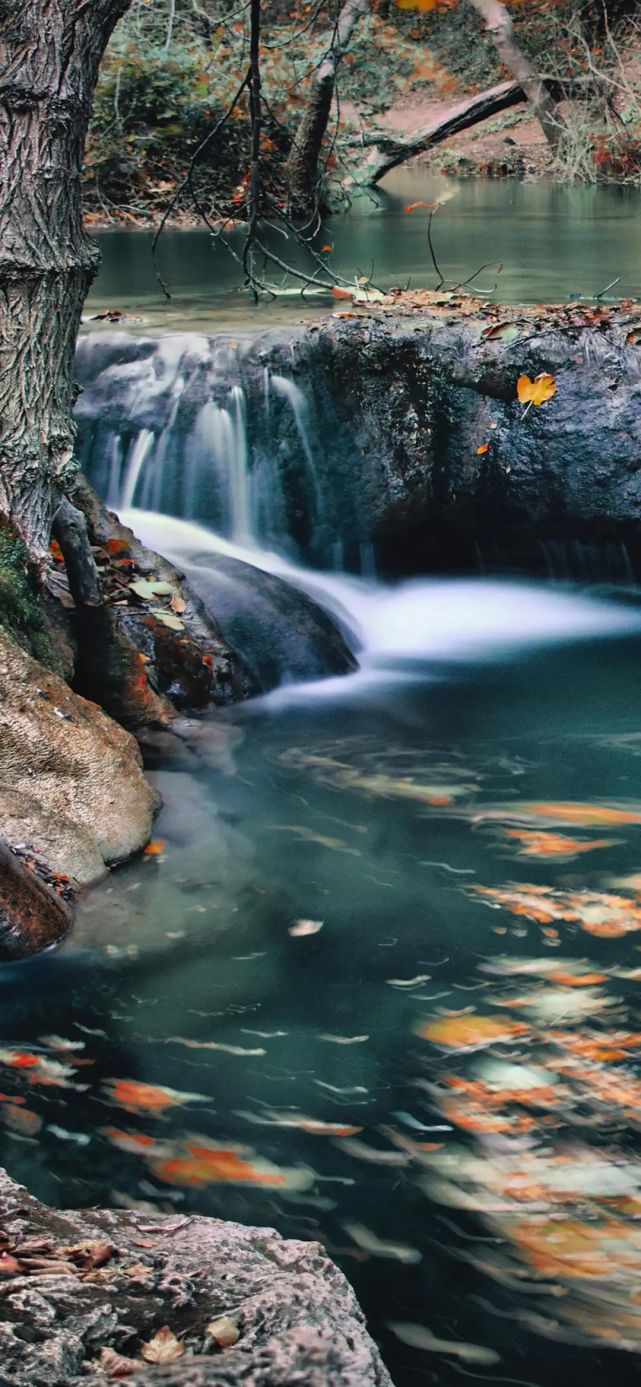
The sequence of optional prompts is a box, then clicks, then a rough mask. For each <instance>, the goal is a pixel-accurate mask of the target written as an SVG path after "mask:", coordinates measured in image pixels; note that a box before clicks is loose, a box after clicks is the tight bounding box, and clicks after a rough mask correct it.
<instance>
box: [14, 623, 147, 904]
mask: <svg viewBox="0 0 641 1387" xmlns="http://www.w3.org/2000/svg"><path fill="white" fill-rule="evenodd" d="M155 807H156V798H155V795H154V792H153V791H152V789H151V788H150V786H149V785H148V784H147V782H146V780H145V778H144V775H143V773H142V770H141V763H140V753H139V750H138V747H137V745H136V743H135V741H134V739H133V737H132V736H131V735H130V734H129V733H128V732H125V731H124V730H123V729H122V728H121V727H118V726H117V725H116V723H114V722H112V720H111V719H110V718H108V717H106V716H105V714H104V713H103V712H102V711H101V709H100V708H98V707H96V705H95V704H93V703H89V702H87V701H86V700H85V699H83V698H80V697H79V696H78V695H77V694H74V693H72V692H71V690H70V688H69V687H68V685H67V684H65V683H64V681H63V680H62V679H61V678H59V677H58V676H57V675H55V674H52V673H51V671H49V670H46V669H45V668H44V666H42V665H39V664H37V662H36V661H35V660H33V659H32V658H31V656H30V655H28V654H27V653H26V651H24V650H23V649H22V648H21V647H20V646H18V645H16V643H15V642H14V641H13V640H12V639H11V637H10V636H9V635H8V634H7V632H6V631H5V630H4V629H3V628H2V627H0V830H1V832H2V836H3V837H4V839H5V840H6V842H7V843H8V844H9V846H17V845H23V846H26V847H27V848H28V849H29V850H30V851H31V852H33V854H34V855H35V856H36V857H38V858H41V859H42V860H43V861H44V862H46V863H47V864H48V865H49V866H50V867H51V868H53V869H54V870H55V871H58V872H61V873H63V874H64V875H66V876H69V877H71V878H72V879H73V881H74V882H75V883H78V884H81V885H87V884H89V883H91V882H94V881H99V880H100V879H101V878H102V877H103V876H104V875H105V872H106V865H107V864H108V863H112V862H121V861H123V860H124V859H125V858H127V857H130V856H131V854H132V853H134V852H136V851H137V850H138V849H139V848H141V847H143V846H144V844H145V843H146V842H147V841H148V838H149V834H150V830H151V823H152V817H153V813H154V809H155Z"/></svg>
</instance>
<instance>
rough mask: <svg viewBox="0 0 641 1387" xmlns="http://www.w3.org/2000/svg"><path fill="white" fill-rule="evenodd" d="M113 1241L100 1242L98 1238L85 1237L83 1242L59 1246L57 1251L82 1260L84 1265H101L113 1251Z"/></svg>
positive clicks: (90, 1266) (111, 1255)
mask: <svg viewBox="0 0 641 1387" xmlns="http://www.w3.org/2000/svg"><path fill="white" fill-rule="evenodd" d="M115 1250H116V1249H115V1247H114V1245H113V1243H109V1242H102V1241H101V1240H100V1239H99V1238H86V1239H85V1240H84V1242H80V1243H74V1244H73V1246H72V1247H61V1248H59V1249H58V1251H59V1252H60V1253H61V1254H62V1256H63V1257H72V1258H73V1259H74V1261H77V1262H83V1263H84V1265H85V1266H86V1267H89V1268H93V1267H102V1266H104V1264H105V1262H108V1261H109V1259H110V1258H111V1257H113V1254H114V1252H115Z"/></svg>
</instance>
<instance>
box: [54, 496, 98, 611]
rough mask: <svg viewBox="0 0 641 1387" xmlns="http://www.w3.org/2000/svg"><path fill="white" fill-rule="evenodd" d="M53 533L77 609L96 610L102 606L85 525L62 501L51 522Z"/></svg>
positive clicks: (78, 512) (75, 510) (74, 508)
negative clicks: (93, 608) (87, 608)
mask: <svg viewBox="0 0 641 1387" xmlns="http://www.w3.org/2000/svg"><path fill="white" fill-rule="evenodd" d="M53 533H54V536H55V538H56V539H57V541H58V543H59V545H60V548H61V550H62V553H63V557H64V561H65V565H66V569H67V575H68V578H69V590H70V592H71V596H72V597H73V600H74V602H75V604H76V606H77V607H99V606H100V605H101V602H102V593H101V591H100V579H99V577H98V570H97V568H96V561H95V559H94V556H93V553H92V550H91V545H90V543H89V531H88V529H87V521H86V520H85V517H84V515H83V513H82V511H81V510H78V507H77V506H72V504H71V501H68V500H67V498H66V497H65V499H64V501H61V503H60V505H59V506H58V509H57V511H56V514H55V516H54V520H53Z"/></svg>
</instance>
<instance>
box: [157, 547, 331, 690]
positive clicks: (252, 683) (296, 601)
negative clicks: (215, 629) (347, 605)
mask: <svg viewBox="0 0 641 1387" xmlns="http://www.w3.org/2000/svg"><path fill="white" fill-rule="evenodd" d="M183 566H184V568H185V572H186V573H187V576H188V579H189V585H190V587H191V588H192V590H193V591H194V592H195V593H197V594H198V596H199V597H200V598H201V600H202V602H203V604H204V606H205V607H206V609H207V611H211V612H215V613H216V619H217V621H218V624H219V626H220V629H221V631H222V633H223V635H224V637H225V639H226V640H227V641H228V642H229V644H230V645H231V646H233V648H234V650H236V652H237V653H238V655H240V657H241V659H242V661H243V664H244V667H245V672H246V676H247V682H248V689H249V692H250V693H252V694H256V693H266V692H267V691H268V690H269V689H273V688H276V687H277V685H279V684H282V683H283V682H292V681H299V680H310V679H324V678H327V676H328V675H332V674H349V673H350V672H351V671H352V670H354V669H356V660H355V659H354V656H353V655H352V653H351V651H350V650H349V648H348V646H347V644H346V642H345V640H344V638H343V635H342V634H341V632H340V631H339V629H338V627H337V625H336V623H335V621H333V620H332V618H331V617H330V616H328V614H327V613H326V612H324V611H323V610H322V608H321V607H319V606H318V604H317V603H316V602H313V601H312V599H311V598H310V597H307V596H306V595H305V593H303V592H300V591H299V590H298V589H297V588H294V587H292V586H291V584H290V583H286V582H284V581H283V579H282V578H277V577H274V576H273V574H270V573H265V572H263V571H262V570H261V569H258V568H254V567H253V566H252V565H251V564H247V563H241V562H239V560H237V559H230V558H226V557H223V556H222V555H221V554H194V555H193V556H190V558H189V561H187V560H186V561H185V563H184V565H183Z"/></svg>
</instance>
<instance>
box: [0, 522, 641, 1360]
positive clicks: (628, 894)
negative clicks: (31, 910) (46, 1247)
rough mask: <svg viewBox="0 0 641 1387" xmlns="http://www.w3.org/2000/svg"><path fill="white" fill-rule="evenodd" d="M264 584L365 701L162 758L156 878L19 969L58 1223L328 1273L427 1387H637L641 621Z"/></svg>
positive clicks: (334, 705)
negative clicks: (475, 1384) (227, 1236)
mask: <svg viewBox="0 0 641 1387" xmlns="http://www.w3.org/2000/svg"><path fill="white" fill-rule="evenodd" d="M128 518H129V519H130V520H133V521H134V522H135V526H136V529H137V531H138V532H139V534H140V535H141V536H142V538H143V539H145V540H146V541H147V542H153V543H154V544H155V545H156V547H158V548H161V549H164V551H165V552H167V553H170V554H174V555H175V556H176V557H177V558H178V559H180V558H181V557H185V556H186V555H188V554H189V553H190V552H192V551H196V550H197V551H198V552H199V553H201V555H202V553H203V546H205V547H206V545H207V544H208V543H209V544H210V545H211V548H212V549H213V550H216V549H219V548H220V547H221V545H220V542H219V541H218V540H217V539H216V538H215V537H212V536H209V537H208V536H207V535H206V534H205V533H204V532H203V531H202V529H199V528H196V527H194V526H192V525H189V524H187V523H185V522H176V521H172V520H170V519H168V518H167V517H160V516H153V515H148V514H147V515H145V514H138V515H136V514H134V515H133V516H129V517H128ZM240 552H242V551H240ZM252 557H253V559H254V561H257V562H258V563H260V564H262V565H263V566H265V567H268V568H272V569H274V570H276V571H280V572H287V573H288V575H289V576H290V578H293V580H294V581H297V582H298V583H299V584H300V585H301V586H304V587H306V588H307V589H308V590H311V591H315V592H316V593H317V595H320V596H321V597H322V599H323V601H324V602H325V604H326V605H327V606H328V607H329V608H330V609H331V610H333V611H334V612H336V613H337V614H338V615H343V616H347V618H348V620H349V623H350V625H351V627H352V629H353V630H355V631H356V634H357V636H358V638H359V642H360V646H361V670H360V672H359V673H358V674H356V675H354V676H348V677H346V678H343V679H334V680H330V681H326V682H325V683H321V684H317V685H313V686H300V685H299V686H292V685H290V686H285V687H283V688H281V689H279V690H277V691H275V692H274V693H273V694H271V695H268V696H266V697H263V698H262V699H259V700H256V701H254V702H253V703H251V704H246V705H244V706H240V707H237V708H232V709H229V710H227V711H226V712H224V713H222V714H221V713H217V714H216V715H214V716H211V717H210V718H207V719H205V720H204V721H203V722H201V723H198V724H195V725H194V727H193V729H192V732H191V734H190V735H189V736H188V737H187V740H186V742H185V743H184V745H183V747H182V748H180V747H179V748H178V749H177V750H176V752H175V754H172V755H169V754H168V753H166V752H164V751H163V752H162V753H161V752H157V753H156V754H155V755H153V756H152V758H151V770H150V773H151V776H152V779H153V781H154V783H155V784H156V785H157V787H158V788H159V790H160V791H161V792H162V795H163V797H164V807H163V809H162V811H161V813H160V815H159V818H158V821H157V825H156V830H155V835H156V836H155V840H154V843H153V844H152V851H151V852H149V853H148V854H147V855H146V856H145V857H144V858H142V859H140V860H138V861H136V862H133V863H131V864H130V865H128V866H126V867H124V868H122V869H121V870H119V871H118V872H114V873H113V874H112V875H111V877H110V878H109V880H108V881H107V882H105V884H104V885H103V886H101V887H99V888H98V889H97V890H96V891H94V892H93V893H91V894H90V896H89V897H88V898H87V900H86V901H85V903H84V905H83V906H82V907H81V909H80V911H79V915H78V920H77V925H76V929H75V932H74V934H73V936H72V937H71V939H70V940H69V941H68V942H67V943H66V944H65V946H64V948H62V949H61V950H60V951H59V952H52V953H50V954H48V955H46V956H44V957H41V958H40V959H38V960H36V961H32V962H30V963H29V964H27V965H25V964H23V965H12V966H5V967H3V968H2V970H0V992H1V995H2V1016H3V1022H2V1035H1V1038H0V1046H1V1048H0V1066H1V1069H0V1074H1V1083H0V1088H1V1089H2V1092H1V1093H0V1119H1V1122H2V1127H1V1131H2V1141H1V1148H2V1149H1V1152H0V1159H1V1160H2V1163H3V1164H6V1166H7V1167H8V1169H9V1171H10V1172H11V1173H12V1174H13V1175H14V1176H16V1177H18V1178H20V1179H23V1180H24V1181H25V1183H27V1184H28V1185H29V1187H30V1188H31V1189H32V1190H33V1192H34V1193H36V1194H37V1195H39V1196H40V1197H42V1198H44V1199H48V1200H50V1201H52V1202H53V1203H55V1204H58V1205H64V1204H71V1205H75V1206H82V1205H87V1204H94V1203H104V1202H111V1203H115V1204H117V1205H120V1206H125V1207H134V1208H144V1209H149V1210H150V1211H151V1210H153V1211H164V1210H177V1211H181V1212H186V1213H189V1212H198V1213H203V1214H213V1215H217V1216H220V1217H222V1218H229V1219H237V1220H240V1221H241V1222H244V1223H253V1224H261V1225H267V1226H274V1227H276V1228H277V1229H279V1231H280V1232H282V1233H283V1234H285V1235H287V1236H293V1237H302V1238H318V1239H320V1240H321V1241H322V1242H323V1243H324V1244H325V1245H326V1247H327V1248H328V1250H329V1251H330V1252H331V1254H332V1256H333V1257H335V1259H336V1260H337V1261H338V1262H339V1263H340V1264H341V1265H342V1266H343V1267H344V1269H345V1270H346V1272H347V1274H348V1276H349V1277H350V1279H351V1280H352V1282H353V1284H354V1286H355V1288H356V1290H357V1293H358V1295H359V1297H360V1299H361V1302H362V1304H363V1307H364V1309H365V1312H366V1314H367V1317H368V1321H369V1324H370V1327H371V1329H372V1332H373V1334H374V1335H375V1337H376V1338H377V1339H378V1341H379V1342H380V1343H381V1346H382V1349H383V1352H384V1355H385V1358H386V1361H387V1363H388V1365H389V1367H390V1369H391V1371H392V1375H393V1377H394V1380H395V1382H396V1383H397V1384H398V1387H419V1384H423V1383H425V1382H432V1383H436V1384H447V1387H450V1385H451V1387H454V1385H455V1384H459V1383H460V1382H461V1380H462V1379H466V1378H469V1377H475V1378H477V1379H479V1380H480V1381H482V1382H487V1383H491V1384H494V1383H502V1382H508V1383H511V1382H516V1383H525V1384H530V1383H532V1384H535V1385H536V1387H567V1383H568V1382H574V1381H577V1382H579V1381H580V1382H581V1383H582V1384H588V1385H589V1387H601V1385H602V1383H603V1382H604V1381H605V1380H606V1379H607V1378H608V1377H609V1376H610V1375H615V1374H616V1376H617V1378H618V1380H620V1381H621V1382H627V1381H630V1382H631V1381H632V1377H633V1374H634V1373H635V1370H636V1364H637V1361H638V1360H637V1353H638V1351H639V1348H640V1347H641V1317H640V1315H639V1287H640V1285H641V1277H640V1274H639V1273H640V1272H641V1222H640V1220H641V1155H640V1151H639V1137H638V1131H639V1112H640V1111H641V1102H640V1100H641V1078H640V1075H639V1054H640V1051H641V1028H639V1019H638V1011H639V1004H638V989H639V985H640V983H641V960H640V957H639V937H640V936H639V930H641V871H640V866H641V862H640V847H641V793H640V790H639V767H640V762H639V755H640V754H641V716H640V712H639V676H638V670H639V663H640V660H641V612H640V610H639V607H638V604H637V600H636V595H635V594H634V593H631V592H627V593H625V592H620V593H618V594H614V595H613V594H612V593H608V592H605V591H604V592H602V593H599V592H598V591H595V590H592V591H591V592H582V591H580V590H578V589H576V588H570V587H567V586H562V585H551V584H548V585H543V584H532V583H518V582H513V581H512V582H503V581H500V580H496V581H492V582H490V581H487V580H484V579H481V578H479V579H478V580H474V579H472V580H465V581H462V580H456V579H452V580H445V579H432V580H429V579H424V580H423V579H422V580H415V581H413V582H410V583H405V584H402V585H399V586H397V587H395V588H387V587H383V586H382V585H380V584H377V583H375V582H373V581H371V582H366V581H363V580H358V579H354V578H342V577H341V576H339V575H336V574H331V575H328V576H326V577H323V575H319V574H318V573H314V574H313V575H312V574H305V573H302V572H300V571H296V570H294V569H293V568H292V566H291V564H288V563H286V561H284V560H281V559H278V558H275V557H274V556H269V555H265V554H260V553H258V554H257V553H256V552H253V553H252Z"/></svg>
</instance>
